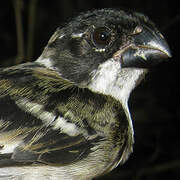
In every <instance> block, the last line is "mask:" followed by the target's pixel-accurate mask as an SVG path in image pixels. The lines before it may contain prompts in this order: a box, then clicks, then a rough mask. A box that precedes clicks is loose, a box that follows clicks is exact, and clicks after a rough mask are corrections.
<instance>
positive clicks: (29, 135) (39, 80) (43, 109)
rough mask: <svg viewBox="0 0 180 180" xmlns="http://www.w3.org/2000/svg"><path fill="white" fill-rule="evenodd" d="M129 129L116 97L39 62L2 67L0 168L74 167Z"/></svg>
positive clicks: (0, 83) (0, 85)
mask: <svg viewBox="0 0 180 180" xmlns="http://www.w3.org/2000/svg"><path fill="white" fill-rule="evenodd" d="M119 122H120V124H119ZM127 127H128V125H127V120H126V115H125V113H124V112H123V109H122V107H121V104H120V103H119V102H118V101H116V100H114V99H113V98H112V97H109V96H105V95H102V94H96V93H93V92H91V91H90V90H88V89H82V88H79V87H77V86H75V85H74V84H73V83H71V82H69V81H67V80H65V79H62V78H61V76H60V75H59V74H58V73H56V72H55V71H52V70H49V69H47V68H45V67H43V66H40V65H37V64H33V63H32V64H31V63H29V64H24V65H20V66H15V67H12V68H5V69H1V72H0V136H1V139H0V166H4V165H5V166H8V165H9V164H11V165H13V164H15V165H17V164H18V165H24V164H29V163H37V162H38V163H45V164H54V165H63V164H69V163H72V162H74V161H78V160H80V159H83V158H85V157H87V156H88V155H89V154H90V153H92V149H93V147H94V146H96V145H97V146H98V145H99V142H101V141H104V140H105V137H107V139H108V138H109V139H111V140H112V138H114V139H113V140H114V141H118V139H123V138H122V136H125V134H126V132H127V131H128V128H127ZM117 131H118V132H121V133H117ZM122 132H123V133H122ZM118 136H121V137H118ZM125 139H126V138H125ZM111 143H114V142H111ZM121 143H122V146H123V145H124V142H121ZM106 148H107V147H106ZM12 162H14V163H12Z"/></svg>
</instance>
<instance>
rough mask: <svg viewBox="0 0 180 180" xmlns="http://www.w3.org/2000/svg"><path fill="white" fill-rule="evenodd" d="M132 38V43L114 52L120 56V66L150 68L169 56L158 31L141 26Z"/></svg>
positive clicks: (168, 51) (164, 42)
mask: <svg viewBox="0 0 180 180" xmlns="http://www.w3.org/2000/svg"><path fill="white" fill-rule="evenodd" d="M132 38H133V43H130V44H128V45H127V46H125V47H124V48H122V49H120V50H119V51H118V52H116V53H115V54H114V56H115V57H116V56H119V57H121V58H120V59H121V62H122V67H137V68H150V67H152V66H154V65H156V64H158V63H159V62H161V61H163V60H164V59H167V58H169V57H171V53H170V49H169V46H168V44H167V42H166V40H165V39H164V37H163V36H162V35H161V34H160V33H159V32H155V31H154V30H151V29H150V28H148V27H143V30H142V32H140V33H138V34H135V35H133V36H132Z"/></svg>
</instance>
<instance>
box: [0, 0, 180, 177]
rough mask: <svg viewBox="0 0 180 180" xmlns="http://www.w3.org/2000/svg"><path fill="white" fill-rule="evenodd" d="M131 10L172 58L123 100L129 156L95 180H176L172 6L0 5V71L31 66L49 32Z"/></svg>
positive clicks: (129, 1) (179, 116)
mask: <svg viewBox="0 0 180 180" xmlns="http://www.w3.org/2000/svg"><path fill="white" fill-rule="evenodd" d="M103 7H115V8H121V7H123V8H125V9H133V10H136V11H139V12H142V13H144V14H146V15H148V16H149V17H150V18H151V19H152V20H153V21H154V22H155V23H156V25H157V27H158V28H159V29H160V31H161V32H162V33H163V34H164V36H165V38H166V39H167V41H168V43H169V46H170V48H171V51H172V55H173V57H172V58H171V59H169V61H168V62H165V63H163V64H160V65H158V66H157V67H155V68H154V69H152V70H150V73H149V74H148V75H147V76H146V79H145V80H144V81H143V83H141V85H140V86H139V87H138V88H136V90H135V91H134V92H133V93H132V95H131V98H130V100H129V106H130V111H131V113H132V117H133V123H134V127H135V145H134V153H133V154H132V155H131V156H130V158H129V160H128V161H127V162H126V163H125V164H124V165H123V166H118V167H117V168H116V169H115V170H113V171H112V172H111V173H110V174H108V175H106V176H105V177H101V178H99V179H98V180H105V179H121V180H161V179H162V180H166V179H173V180H179V179H180V141H179V137H180V135H179V132H180V129H179V126H180V103H179V90H180V87H179V85H178V84H179V72H180V70H179V53H180V48H179V44H180V39H179V32H180V26H179V25H180V8H179V4H177V2H176V1H172V0H164V1H158V0H151V1H145V0H121V1H120V0H119V1H117V0H103V1H101V0H98V1H97V0H96V1H95V0H87V1H85V0H53V1H50V0H49V1H45V0H7V1H1V5H0V52H1V53H0V66H1V67H3V66H10V65H14V64H18V63H22V62H27V61H33V60H35V59H36V58H37V57H38V56H39V55H40V54H41V52H42V50H43V47H44V46H45V45H46V43H47V41H48V39H49V38H50V36H51V35H52V34H53V32H54V31H55V29H56V28H57V27H58V26H59V25H60V24H61V23H62V22H64V21H65V20H67V19H69V18H70V17H71V16H74V15H76V14H78V13H79V12H81V11H84V10H89V9H93V8H103Z"/></svg>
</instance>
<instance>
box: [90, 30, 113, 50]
mask: <svg viewBox="0 0 180 180" xmlns="http://www.w3.org/2000/svg"><path fill="white" fill-rule="evenodd" d="M91 40H92V42H93V44H94V45H95V46H96V47H97V48H105V47H106V46H107V45H108V44H109V43H110V41H111V32H110V30H109V29H108V28H105V27H99V28H96V29H95V30H94V31H93V33H92V37H91Z"/></svg>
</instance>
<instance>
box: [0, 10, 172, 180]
mask: <svg viewBox="0 0 180 180" xmlns="http://www.w3.org/2000/svg"><path fill="white" fill-rule="evenodd" d="M170 56H171V54H170V50H169V47H168V45H167V43H166V41H165V39H164V37H163V36H162V34H161V33H160V32H159V31H158V30H157V28H156V27H155V25H154V23H152V22H151V21H150V20H149V19H148V18H147V17H146V16H144V15H143V14H141V13H137V12H125V11H123V10H117V9H100V10H93V11H88V12H85V13H81V14H80V15H79V16H77V17H75V18H73V19H72V20H71V21H70V22H68V23H66V24H65V25H64V26H63V27H61V28H58V29H57V30H56V32H55V33H54V35H53V36H52V37H51V38H50V40H49V42H48V45H47V46H46V47H45V49H44V51H43V53H42V55H41V56H40V57H39V58H38V59H37V60H36V61H35V62H32V63H25V64H21V65H16V66H13V67H8V68H1V69H0V179H3V180H4V179H13V180H14V179H15V180H18V179H21V180H22V179H24V180H37V179H38V180H46V179H52V180H71V179H72V180H90V179H92V178H94V177H98V176H100V175H102V174H105V173H108V172H110V171H111V170H112V169H114V168H115V167H117V166H118V164H122V163H124V162H125V161H126V160H127V159H128V156H129V155H130V153H131V152H132V150H133V143H134V138H133V125H132V120H131V115H130V112H129V109H128V98H129V95H130V93H131V91H132V90H133V89H134V88H135V87H136V86H137V85H138V84H139V83H140V81H141V80H142V79H143V78H144V76H145V74H146V72H147V69H148V68H150V67H153V66H154V65H156V64H158V63H159V62H161V61H162V60H164V59H167V58H168V57H170Z"/></svg>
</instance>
